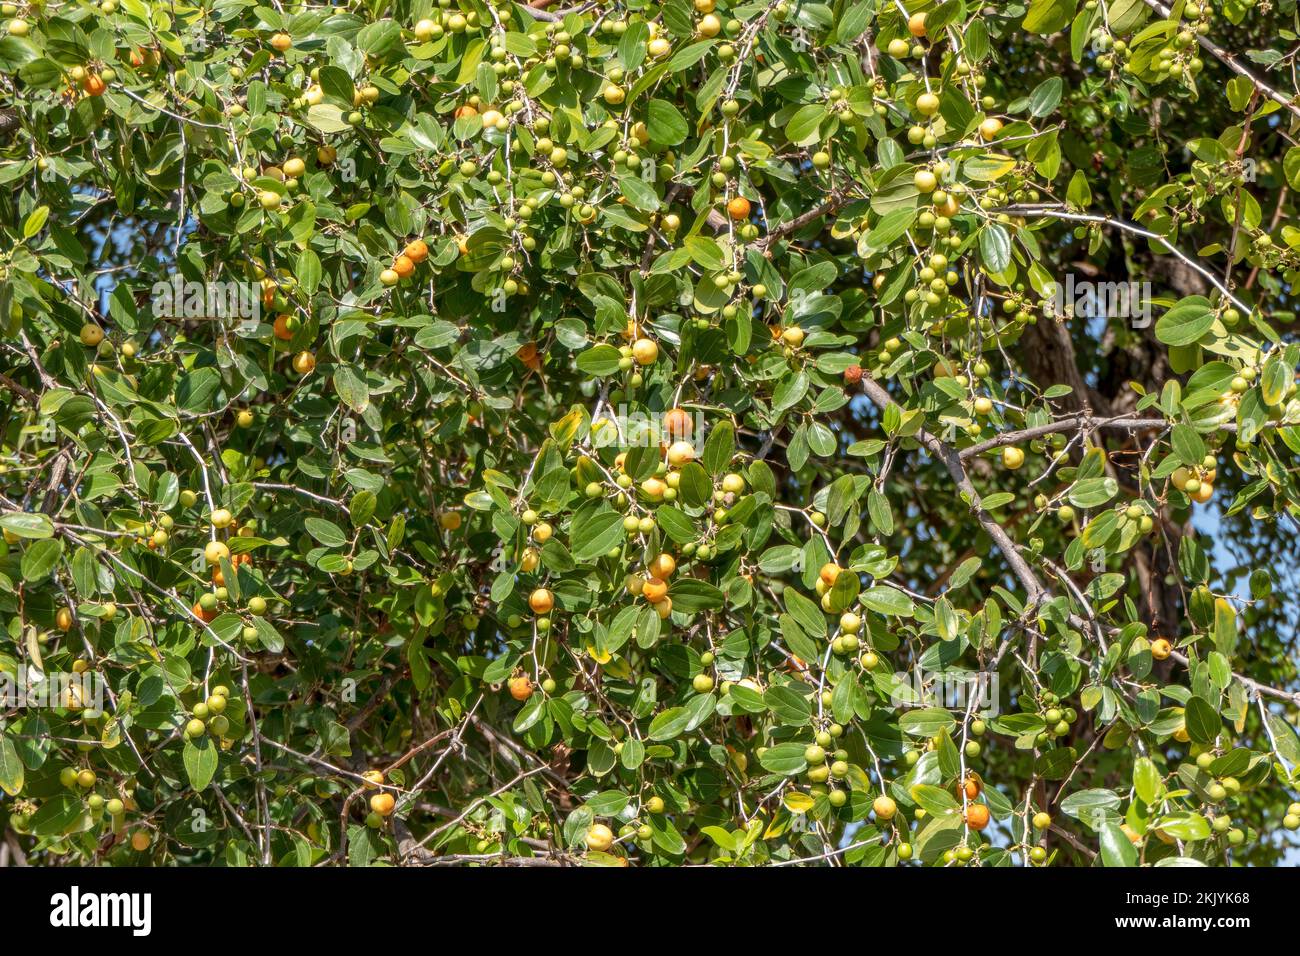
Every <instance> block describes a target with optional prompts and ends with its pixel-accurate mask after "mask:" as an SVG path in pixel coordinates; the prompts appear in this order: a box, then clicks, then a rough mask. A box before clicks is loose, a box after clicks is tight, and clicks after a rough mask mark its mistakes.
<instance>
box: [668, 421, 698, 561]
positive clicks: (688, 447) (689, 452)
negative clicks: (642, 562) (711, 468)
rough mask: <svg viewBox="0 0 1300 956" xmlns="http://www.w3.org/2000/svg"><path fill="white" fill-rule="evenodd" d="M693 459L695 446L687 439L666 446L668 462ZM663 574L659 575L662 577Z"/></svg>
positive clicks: (676, 465)
mask: <svg viewBox="0 0 1300 956" xmlns="http://www.w3.org/2000/svg"><path fill="white" fill-rule="evenodd" d="M694 460H695V446H694V445H692V444H691V443H690V442H688V441H675V442H673V443H672V444H671V445H669V446H668V464H670V465H672V466H673V467H674V468H680V467H682V465H685V464H688V463H689V462H692V461H694ZM662 576H663V575H660V577H662Z"/></svg>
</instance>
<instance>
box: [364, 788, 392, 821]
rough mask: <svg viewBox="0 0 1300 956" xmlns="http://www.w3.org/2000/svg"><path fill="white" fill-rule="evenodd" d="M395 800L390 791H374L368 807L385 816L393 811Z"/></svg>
mask: <svg viewBox="0 0 1300 956" xmlns="http://www.w3.org/2000/svg"><path fill="white" fill-rule="evenodd" d="M396 805H397V801H396V800H395V799H394V798H393V795H392V794H391V793H376V794H375V795H374V796H372V797H371V798H370V809H371V810H373V811H375V813H377V814H379V815H380V816H381V817H386V816H388V815H389V814H390V813H392V812H393V807H395V806H396Z"/></svg>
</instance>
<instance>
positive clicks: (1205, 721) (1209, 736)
mask: <svg viewBox="0 0 1300 956" xmlns="http://www.w3.org/2000/svg"><path fill="white" fill-rule="evenodd" d="M1186 706H1187V709H1186V711H1185V712H1184V715H1183V719H1184V721H1185V722H1186V724H1187V734H1188V736H1190V737H1191V738H1192V740H1194V741H1196V742H1197V743H1198V744H1212V743H1214V741H1215V740H1216V739H1217V738H1218V736H1219V731H1220V730H1221V729H1222V727H1223V721H1222V720H1220V718H1219V712H1218V711H1217V710H1215V708H1214V705H1213V704H1211V703H1210V702H1209V701H1208V700H1206V699H1205V698H1204V697H1191V698H1189V699H1188V701H1187V705H1186Z"/></svg>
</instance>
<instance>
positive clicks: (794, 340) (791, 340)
mask: <svg viewBox="0 0 1300 956" xmlns="http://www.w3.org/2000/svg"><path fill="white" fill-rule="evenodd" d="M803 337H804V332H803V329H801V328H799V326H797V325H792V326H790V327H789V328H788V329H784V330H782V332H781V341H782V342H784V343H785V344H786V345H788V346H790V348H792V349H797V348H798V347H799V346H801V345H803Z"/></svg>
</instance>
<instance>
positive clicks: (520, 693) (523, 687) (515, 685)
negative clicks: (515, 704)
mask: <svg viewBox="0 0 1300 956" xmlns="http://www.w3.org/2000/svg"><path fill="white" fill-rule="evenodd" d="M507 684H508V686H509V688H510V696H511V697H513V698H514V699H515V700H527V699H528V698H529V697H532V696H533V682H532V681H530V680H529V679H528V678H527V677H525V676H524V675H523V674H517V675H515V676H514V677H512V678H510V680H509V681H508V682H507Z"/></svg>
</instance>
